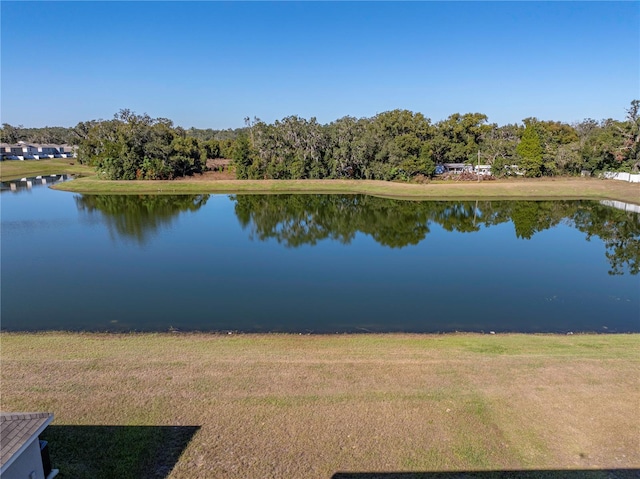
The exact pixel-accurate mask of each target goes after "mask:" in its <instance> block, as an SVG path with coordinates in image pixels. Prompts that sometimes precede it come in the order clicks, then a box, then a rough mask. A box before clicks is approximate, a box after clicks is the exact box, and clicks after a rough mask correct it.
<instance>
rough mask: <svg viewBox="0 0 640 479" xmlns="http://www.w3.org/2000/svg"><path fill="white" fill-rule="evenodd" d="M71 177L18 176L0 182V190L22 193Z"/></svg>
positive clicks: (70, 177)
mask: <svg viewBox="0 0 640 479" xmlns="http://www.w3.org/2000/svg"><path fill="white" fill-rule="evenodd" d="M71 179H73V177H72V176H71V175H38V176H28V177H24V178H18V179H15V180H10V181H3V182H2V183H0V192H2V193H9V192H11V193H24V192H28V191H31V189H32V188H38V187H40V186H51V185H53V184H55V183H61V182H63V181H68V180H71Z"/></svg>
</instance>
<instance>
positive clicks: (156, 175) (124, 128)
mask: <svg viewBox="0 0 640 479" xmlns="http://www.w3.org/2000/svg"><path fill="white" fill-rule="evenodd" d="M75 131H76V133H77V136H78V137H79V140H78V144H79V149H78V159H79V161H80V162H81V163H85V164H89V165H92V166H95V167H96V169H97V171H98V173H99V174H101V175H103V176H104V177H106V178H108V179H114V180H135V179H171V178H175V177H177V176H186V175H193V174H194V173H200V172H202V171H203V169H204V167H205V161H206V153H205V151H204V148H202V147H201V146H200V145H199V143H198V140H196V139H195V138H193V137H187V136H186V135H185V134H184V130H182V129H180V128H174V127H173V123H172V122H171V121H170V120H168V119H166V118H157V119H153V118H151V117H149V116H148V115H137V114H135V113H133V112H132V111H130V110H120V112H118V113H117V114H116V115H115V116H114V119H113V120H108V121H93V122H88V123H79V124H78V125H77V127H76V128H75Z"/></svg>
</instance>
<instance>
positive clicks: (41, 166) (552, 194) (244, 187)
mask: <svg viewBox="0 0 640 479" xmlns="http://www.w3.org/2000/svg"><path fill="white" fill-rule="evenodd" d="M54 173H55V174H61V173H69V174H72V175H77V176H79V178H78V179H76V180H74V181H72V182H65V183H61V184H57V185H55V186H54V188H55V189H57V190H63V191H71V192H75V193H86V194H199V193H226V194H233V193H246V194H273V193H329V194H331V193H336V194H339V193H344V194H368V195H374V196H381V197H389V198H399V199H400V198H402V199H413V200H438V199H443V200H444V199H446V200H452V199H460V200H469V199H484V200H488V199H496V200H497V199H514V200H522V199H531V200H548V199H585V200H618V201H623V202H626V203H633V204H636V205H640V184H637V183H627V182H624V181H617V180H601V179H595V178H565V177H557V178H540V179H524V178H517V179H508V180H492V181H481V182H473V181H430V182H428V183H424V184H415V183H400V182H387V181H374V180H229V179H214V180H209V179H207V178H206V176H200V175H196V176H194V177H188V178H183V179H179V180H171V181H159V180H156V181H151V180H146V181H113V180H101V179H99V178H97V176H96V175H95V172H94V170H93V169H92V168H90V167H87V166H84V165H78V164H76V163H75V162H74V161H72V160H69V159H55V160H41V161H30V162H26V161H25V162H6V161H4V162H2V163H0V178H1V179H2V180H3V181H6V180H11V179H16V178H20V177H24V176H35V175H38V174H54Z"/></svg>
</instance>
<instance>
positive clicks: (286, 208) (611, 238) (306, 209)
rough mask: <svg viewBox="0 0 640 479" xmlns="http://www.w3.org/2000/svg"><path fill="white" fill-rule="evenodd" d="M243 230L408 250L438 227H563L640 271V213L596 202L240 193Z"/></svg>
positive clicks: (620, 267)
mask: <svg viewBox="0 0 640 479" xmlns="http://www.w3.org/2000/svg"><path fill="white" fill-rule="evenodd" d="M233 199H234V201H235V202H236V204H235V212H236V215H237V217H238V220H239V221H240V224H241V225H242V226H243V228H245V229H249V230H250V231H251V237H252V238H256V239H259V240H262V241H264V240H268V239H272V238H273V239H275V240H277V241H278V242H279V243H281V244H283V245H285V246H287V247H294V248H295V247H298V246H301V245H304V244H310V245H313V244H316V243H317V242H318V241H320V240H323V239H327V238H328V239H333V240H339V241H341V242H342V243H344V244H347V243H349V242H351V241H352V240H353V238H354V237H355V235H356V233H363V234H366V235H369V236H371V237H372V238H373V239H375V241H376V242H378V243H379V244H381V245H384V246H389V247H392V248H403V247H405V246H408V245H415V244H417V243H419V242H421V241H423V240H424V239H425V238H426V236H427V235H428V234H429V231H430V226H431V225H432V224H437V225H440V226H441V227H442V228H444V229H445V230H446V231H457V232H461V233H468V232H474V231H479V230H480V229H481V228H487V227H491V226H494V225H498V224H502V223H506V222H509V221H510V222H512V223H513V226H514V230H515V231H514V232H515V235H516V237H517V238H520V239H531V238H532V237H533V236H534V235H535V234H537V233H539V232H541V231H544V230H547V229H549V228H552V227H554V226H556V225H558V224H561V223H563V224H566V225H569V226H572V227H574V228H577V229H578V230H579V231H581V232H583V233H586V239H587V241H588V240H590V239H591V238H592V237H597V238H600V239H601V240H602V241H603V242H604V244H605V247H606V252H605V254H606V257H607V259H608V260H609V264H610V266H611V269H610V271H609V273H610V274H623V273H624V272H625V270H626V271H628V272H629V273H631V274H638V271H639V267H640V262H639V259H640V215H638V214H637V213H635V212H633V211H624V210H622V209H615V208H611V207H610V206H608V205H606V204H600V203H596V202H593V201H474V202H472V201H463V202H450V201H420V202H417V201H406V200H390V199H385V198H376V197H373V196H359V195H353V196H346V195H345V196H342V195H237V196H234V197H233Z"/></svg>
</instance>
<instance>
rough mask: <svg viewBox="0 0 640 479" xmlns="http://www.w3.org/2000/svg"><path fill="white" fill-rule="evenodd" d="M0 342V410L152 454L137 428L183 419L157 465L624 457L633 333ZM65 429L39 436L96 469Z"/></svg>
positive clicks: (383, 466)
mask: <svg viewBox="0 0 640 479" xmlns="http://www.w3.org/2000/svg"><path fill="white" fill-rule="evenodd" d="M0 339H1V346H2V352H1V360H2V408H3V409H4V410H13V411H40V410H43V411H51V412H54V413H55V415H56V418H55V422H54V426H56V425H57V426H62V425H65V426H67V427H70V426H122V427H125V429H123V431H129V432H130V433H131V434H130V436H131V437H132V438H136V439H135V440H136V441H138V442H139V441H141V440H142V441H147V442H148V445H149V447H150V448H151V449H152V450H155V449H154V448H155V447H160V446H157V442H158V440H159V439H158V436H157V434H156V435H153V434H149V435H144V434H142V436H141V431H143V432H144V431H147V429H144V427H149V426H154V427H156V428H157V427H159V426H177V427H178V429H176V431H179V430H180V429H179V428H186V427H188V426H197V427H198V429H197V432H195V433H194V434H193V436H192V437H190V439H189V441H188V442H187V443H186V444H184V445H182V446H180V447H179V446H176V448H175V449H176V451H177V453H176V462H175V464H171V466H170V469H171V470H172V472H171V475H170V476H169V477H172V478H187V477H225V478H227V477H228V478H235V477H238V478H239V477H318V478H321V477H324V478H329V477H331V475H332V474H334V473H335V472H338V471H360V472H371V471H465V470H504V469H581V468H601V469H607V468H621V467H624V468H630V467H639V466H640V449H639V448H638V434H639V433H640V419H639V418H638V414H637V411H638V405H639V404H640V387H639V379H638V378H640V354H638V353H640V343H639V341H638V339H639V336H638V335H577V334H576V335H570V336H559V335H522V334H513V335H469V334H451V335H403V334H386V335H336V336H328V335H318V336H304V335H302V336H300V335H286V334H276V335H214V334H169V333H167V334H123V335H117V334H81V333H38V334H22V333H2V335H1V338H0ZM127 428H129V429H127ZM65 430H66V431H68V433H67V436H68V435H69V434H73V431H75V429H64V428H60V429H58V430H55V429H54V433H55V434H54V437H53V438H52V440H51V448H52V455H53V456H54V457H56V460H57V461H58V462H59V464H58V467H63V466H65V465H66V466H65V467H70V468H72V470H71V472H73V473H72V474H70V475H69V476H68V477H90V476H91V474H95V473H96V471H101V470H102V469H103V468H106V467H107V464H106V462H107V461H108V460H107V459H105V460H104V461H105V462H104V463H102V462H100V461H98V460H93V459H91V457H90V455H89V454H86V455H85V456H86V457H84V458H83V461H84V462H83V461H80V462H78V460H77V458H75V457H70V454H72V453H71V452H69V451H65V450H64V447H63V446H64V444H65V441H67V440H69V438H66V439H65V436H64V434H62V432H63V431H65ZM149 430H150V431H153V430H154V429H149ZM80 431H83V429H80ZM78 434H79V433H78ZM145 434H146V432H145ZM176 434H177V432H176ZM124 437H125V439H122V440H120V441H119V442H115V443H114V444H113V445H111V446H110V447H112V448H113V449H114V451H112V452H113V453H114V454H116V455H120V456H122V457H123V458H124V459H123V463H127V464H134V466H131V467H130V469H131V470H132V471H133V472H132V473H131V476H129V477H139V475H140V474H141V473H140V472H139V471H141V470H142V469H144V468H147V470H153V469H154V467H155V468H161V467H165V468H166V467H168V466H167V465H166V464H164V465H163V464H160V463H161V462H162V461H161V459H159V457H160V456H159V455H158V454H151V455H140V454H139V453H135V454H138V455H139V456H140V459H139V460H138V459H132V458H131V457H129V456H128V455H127V450H128V448H129V446H128V442H130V441H132V440H133V439H130V440H127V439H126V438H127V437H129V436H127V435H125V436H124ZM141 437H142V439H141ZM53 439H56V440H57V443H58V445H57V446H56V445H55V444H54V443H55V442H56V441H53ZM99 440H103V441H104V437H103V438H99V437H98V438H97V439H96V442H98V441H99ZM176 441H177V440H176ZM178 442H179V441H178ZM178 442H176V444H177V443H178ZM86 447H87V448H88V450H90V449H91V447H92V445H91V444H90V441H89V443H88V444H87V445H86ZM93 447H100V446H99V445H98V444H94V445H93ZM136 450H138V449H136V448H133V449H132V451H136ZM131 454H133V452H132V453H131ZM178 457H179V458H178ZM92 461H93V462H92ZM136 461H137V462H136ZM154 461H155V462H154ZM136 468H138V469H136ZM83 471H85V472H83ZM136 471H138V472H136ZM118 474H120V477H123V476H122V471H119V472H118ZM136 474H138V476H136ZM100 477H107V476H105V475H101V476H100ZM112 477H116V476H112Z"/></svg>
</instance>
